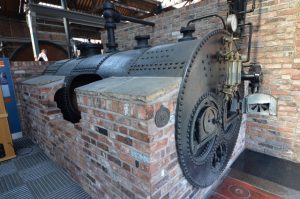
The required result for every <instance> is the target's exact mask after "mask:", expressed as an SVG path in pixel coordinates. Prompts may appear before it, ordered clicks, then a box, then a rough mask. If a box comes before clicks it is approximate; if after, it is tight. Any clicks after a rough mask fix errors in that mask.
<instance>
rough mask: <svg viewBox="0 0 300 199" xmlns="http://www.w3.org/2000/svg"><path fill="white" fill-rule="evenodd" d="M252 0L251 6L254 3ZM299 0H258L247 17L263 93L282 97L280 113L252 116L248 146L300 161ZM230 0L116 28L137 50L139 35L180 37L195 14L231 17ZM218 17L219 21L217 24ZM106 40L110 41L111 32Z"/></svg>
mask: <svg viewBox="0 0 300 199" xmlns="http://www.w3.org/2000/svg"><path fill="white" fill-rule="evenodd" d="M251 6H252V5H251V2H250V1H249V4H248V7H249V8H250V7H251ZM299 6H300V5H299V1H298V0H264V1H257V6H256V9H255V11H254V13H252V14H248V15H247V21H249V22H252V23H253V24H254V35H253V45H252V54H251V55H252V56H251V61H257V62H259V63H261V64H262V65H263V73H264V82H263V85H262V89H261V92H264V93H267V94H271V95H274V96H275V97H276V98H277V99H278V105H279V106H278V116H276V117H265V116H263V117H261V116H257V115H255V116H251V117H249V119H248V129H247V147H248V148H249V149H252V150H255V151H259V152H262V153H266V154H270V155H273V156H277V157H280V158H285V159H288V160H292V161H296V162H300V125H299V122H300V103H299V102H300V40H299V38H300V37H299V35H300V30H299V28H300V27H299V26H300V25H299V15H300V8H299ZM226 11H227V5H226V1H224V0H221V1H217V0H213V1H208V0H203V1H201V2H200V3H197V4H194V5H191V6H187V7H185V8H182V9H179V10H173V11H169V12H166V13H163V14H161V15H157V16H154V17H151V18H148V19H146V20H150V21H153V22H155V24H156V26H155V28H154V29H153V28H151V27H143V26H141V25H135V24H133V25H130V26H119V27H118V28H117V30H116V37H117V42H118V43H119V49H132V48H133V47H134V46H135V45H136V44H135V41H134V36H135V35H137V34H150V35H151V40H150V43H151V44H152V45H157V44H161V43H170V42H176V40H177V39H178V37H180V33H179V29H180V27H181V26H185V25H186V22H187V21H188V20H190V19H193V18H195V17H199V16H204V15H208V14H212V13H218V14H220V15H222V16H225V14H226ZM214 22H216V23H217V24H212V23H214ZM219 24H220V23H219V21H218V19H210V20H207V21H203V22H201V23H197V24H196V30H197V31H196V33H195V34H194V35H196V36H198V37H200V36H201V35H203V34H206V33H207V32H208V30H211V29H214V28H217V27H220V26H219ZM102 35H103V43H106V37H105V33H103V34H102Z"/></svg>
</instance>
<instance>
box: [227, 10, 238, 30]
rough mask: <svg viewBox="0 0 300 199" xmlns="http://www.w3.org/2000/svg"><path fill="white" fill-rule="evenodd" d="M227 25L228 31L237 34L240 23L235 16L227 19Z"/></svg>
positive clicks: (232, 15)
mask: <svg viewBox="0 0 300 199" xmlns="http://www.w3.org/2000/svg"><path fill="white" fill-rule="evenodd" d="M226 25H227V29H228V30H230V31H232V32H235V31H236V30H237V26H238V21H237V17H236V15H235V14H231V15H229V16H228V17H227V20H226Z"/></svg>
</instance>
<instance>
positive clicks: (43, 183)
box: [0, 138, 90, 199]
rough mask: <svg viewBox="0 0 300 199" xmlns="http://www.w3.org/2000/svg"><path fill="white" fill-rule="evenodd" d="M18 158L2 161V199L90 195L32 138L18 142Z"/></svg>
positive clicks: (81, 198)
mask: <svg viewBox="0 0 300 199" xmlns="http://www.w3.org/2000/svg"><path fill="white" fill-rule="evenodd" d="M14 148H15V150H16V153H17V157H16V158H15V159H12V160H8V161H5V162H1V163H0V199H2V198H3V199H87V198H90V196H89V195H88V194H87V193H86V192H85V191H84V190H83V189H82V188H81V187H80V186H79V185H78V184H77V183H76V182H74V181H73V180H72V179H71V178H70V176H69V175H68V174H67V172H66V171H64V170H63V169H62V168H60V167H59V166H57V165H56V164H55V163H54V162H53V161H51V160H50V159H49V158H48V157H47V156H46V155H45V154H44V153H43V152H42V151H41V149H40V148H39V147H38V146H37V145H35V144H33V143H32V142H31V141H30V140H29V139H26V138H21V139H18V140H16V141H15V142H14Z"/></svg>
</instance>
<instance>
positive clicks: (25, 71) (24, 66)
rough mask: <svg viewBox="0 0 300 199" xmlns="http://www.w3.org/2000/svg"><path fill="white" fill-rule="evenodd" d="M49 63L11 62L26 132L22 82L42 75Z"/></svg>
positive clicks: (23, 128) (16, 93) (18, 104)
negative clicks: (22, 104) (22, 106)
mask: <svg viewBox="0 0 300 199" xmlns="http://www.w3.org/2000/svg"><path fill="white" fill-rule="evenodd" d="M48 64H49V63H42V62H33V61H32V62H11V63H10V68H11V75H12V78H13V81H14V86H15V95H16V99H17V106H18V110H19V114H20V118H21V126H22V131H23V132H26V128H25V125H24V120H23V118H25V117H27V116H26V114H24V112H23V110H22V109H21V107H20V106H21V103H22V98H21V97H22V96H21V93H22V90H21V86H20V85H21V82H22V81H24V80H26V79H29V78H32V77H35V76H38V75H41V74H42V73H43V71H44V70H45V68H46V67H47V66H48Z"/></svg>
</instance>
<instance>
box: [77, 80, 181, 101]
mask: <svg viewBox="0 0 300 199" xmlns="http://www.w3.org/2000/svg"><path fill="white" fill-rule="evenodd" d="M181 81H182V78H181V77H111V78H107V79H104V80H100V81H97V82H93V83H91V84H88V85H85V86H82V87H79V88H77V89H76V93H77V94H79V95H80V94H81V95H92V96H101V97H105V98H109V99H112V98H113V99H120V100H128V101H138V102H146V103H147V102H152V101H154V100H155V99H157V98H159V97H161V96H163V95H165V94H167V93H170V92H171V91H172V90H174V89H179V86H180V83H181Z"/></svg>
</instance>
